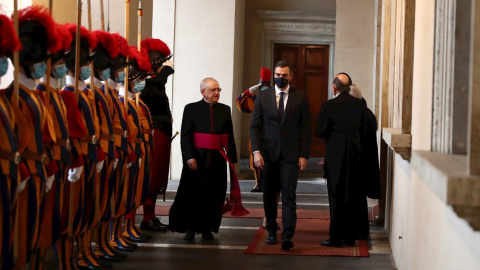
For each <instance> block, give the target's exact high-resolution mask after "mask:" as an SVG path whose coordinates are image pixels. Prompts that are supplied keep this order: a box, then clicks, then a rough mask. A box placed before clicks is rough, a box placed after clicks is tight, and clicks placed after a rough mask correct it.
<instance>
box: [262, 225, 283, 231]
mask: <svg viewBox="0 0 480 270" xmlns="http://www.w3.org/2000/svg"><path fill="white" fill-rule="evenodd" d="M263 229H264V230H266V229H267V226H265V225H264V226H263ZM277 230H278V231H281V230H282V227H280V225H278V227H277Z"/></svg>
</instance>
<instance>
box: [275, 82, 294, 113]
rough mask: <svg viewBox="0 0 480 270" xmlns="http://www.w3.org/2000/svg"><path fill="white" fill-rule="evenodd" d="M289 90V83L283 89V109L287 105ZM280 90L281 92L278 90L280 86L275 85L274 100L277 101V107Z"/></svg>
mask: <svg viewBox="0 0 480 270" xmlns="http://www.w3.org/2000/svg"><path fill="white" fill-rule="evenodd" d="M289 90H290V85H288V86H287V88H286V89H285V90H283V93H284V94H283V108H284V109H285V107H287V99H288V91H289ZM280 92H282V90H280V88H278V86H277V85H275V101H276V102H277V109H278V108H279V107H278V102H279V101H280Z"/></svg>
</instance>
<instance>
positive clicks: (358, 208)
mask: <svg viewBox="0 0 480 270" xmlns="http://www.w3.org/2000/svg"><path fill="white" fill-rule="evenodd" d="M327 187H328V202H329V206H330V241H331V242H334V243H341V242H342V241H345V242H352V241H354V240H357V239H360V240H364V239H367V238H368V234H369V224H368V205H367V196H366V194H365V193H364V192H362V191H358V192H355V191H350V192H349V195H348V198H347V197H346V196H345V192H340V191H338V190H337V192H336V193H334V192H333V190H332V188H331V183H330V182H327Z"/></svg>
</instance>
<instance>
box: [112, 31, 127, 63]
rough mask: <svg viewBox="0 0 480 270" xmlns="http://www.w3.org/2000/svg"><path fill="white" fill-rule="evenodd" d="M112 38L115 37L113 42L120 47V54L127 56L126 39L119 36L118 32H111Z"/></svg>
mask: <svg viewBox="0 0 480 270" xmlns="http://www.w3.org/2000/svg"><path fill="white" fill-rule="evenodd" d="M112 37H113V39H115V42H116V44H117V47H118V48H119V49H120V54H121V55H122V56H125V57H126V56H128V43H127V40H126V39H125V38H124V37H122V36H120V34H118V33H114V34H112Z"/></svg>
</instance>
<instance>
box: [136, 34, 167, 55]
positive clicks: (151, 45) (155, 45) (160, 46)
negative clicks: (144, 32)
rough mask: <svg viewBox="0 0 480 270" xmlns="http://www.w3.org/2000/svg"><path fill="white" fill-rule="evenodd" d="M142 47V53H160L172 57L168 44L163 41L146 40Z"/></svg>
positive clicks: (156, 39)
mask: <svg viewBox="0 0 480 270" xmlns="http://www.w3.org/2000/svg"><path fill="white" fill-rule="evenodd" d="M140 45H141V48H142V51H143V50H145V51H147V52H148V51H158V52H160V53H161V54H163V55H164V56H169V55H170V49H169V48H168V46H167V44H165V42H163V41H161V40H160V39H158V38H146V39H144V40H143V41H142V43H141V44H140Z"/></svg>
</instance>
